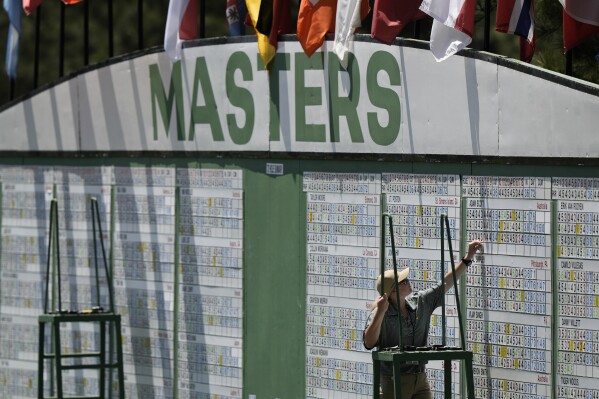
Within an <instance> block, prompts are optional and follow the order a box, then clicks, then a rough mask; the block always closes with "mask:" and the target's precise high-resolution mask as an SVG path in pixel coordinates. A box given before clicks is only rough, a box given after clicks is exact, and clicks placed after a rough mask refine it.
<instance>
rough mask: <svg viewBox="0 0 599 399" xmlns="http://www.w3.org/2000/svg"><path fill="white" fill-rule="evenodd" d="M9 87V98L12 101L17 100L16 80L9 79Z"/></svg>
mask: <svg viewBox="0 0 599 399" xmlns="http://www.w3.org/2000/svg"><path fill="white" fill-rule="evenodd" d="M8 86H9V92H10V94H9V97H10V100H12V99H14V98H15V80H14V79H13V78H8Z"/></svg>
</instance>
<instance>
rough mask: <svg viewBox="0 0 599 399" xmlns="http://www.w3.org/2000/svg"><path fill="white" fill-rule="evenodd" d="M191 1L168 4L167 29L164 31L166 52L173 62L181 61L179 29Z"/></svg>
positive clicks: (175, 0)
mask: <svg viewBox="0 0 599 399" xmlns="http://www.w3.org/2000/svg"><path fill="white" fill-rule="evenodd" d="M188 4H189V0H171V1H170V2H169V4H168V14H167V17H166V29H165V30H164V51H166V54H167V55H168V56H169V58H170V59H171V61H172V62H175V61H177V60H180V59H181V38H180V37H179V28H180V26H181V21H182V20H183V14H185V10H186V9H187V5H188Z"/></svg>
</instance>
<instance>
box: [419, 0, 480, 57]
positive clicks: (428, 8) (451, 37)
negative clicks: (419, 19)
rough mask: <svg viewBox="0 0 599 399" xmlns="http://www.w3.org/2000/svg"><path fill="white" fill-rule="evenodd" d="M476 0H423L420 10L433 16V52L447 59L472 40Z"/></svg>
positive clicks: (435, 55)
mask: <svg viewBox="0 0 599 399" xmlns="http://www.w3.org/2000/svg"><path fill="white" fill-rule="evenodd" d="M475 7H476V0H423V1H422V4H421V5H420V10H422V11H423V12H425V13H426V14H428V15H430V16H431V17H433V27H432V29H431V43H430V47H431V52H432V53H433V56H434V57H435V59H436V60H437V62H440V61H443V60H446V59H447V58H449V57H451V56H452V55H454V54H455V53H457V52H458V51H460V50H462V49H463V48H465V47H466V46H468V45H469V44H470V43H471V42H472V35H473V32H474V12H475Z"/></svg>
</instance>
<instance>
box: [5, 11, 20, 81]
mask: <svg viewBox="0 0 599 399" xmlns="http://www.w3.org/2000/svg"><path fill="white" fill-rule="evenodd" d="M21 7H22V4H21V0H4V10H6V13H7V14H8V20H9V24H8V38H7V40H6V62H5V68H6V74H7V75H8V77H9V78H10V79H12V80H14V79H16V77H17V63H18V62H19V39H20V36H21V16H22V11H21Z"/></svg>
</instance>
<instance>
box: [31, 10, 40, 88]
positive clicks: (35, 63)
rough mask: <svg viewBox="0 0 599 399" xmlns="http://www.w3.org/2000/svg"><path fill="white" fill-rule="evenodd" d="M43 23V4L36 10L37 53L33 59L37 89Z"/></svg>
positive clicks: (34, 79)
mask: <svg viewBox="0 0 599 399" xmlns="http://www.w3.org/2000/svg"><path fill="white" fill-rule="evenodd" d="M41 25H42V5H41V4H40V5H39V6H38V7H37V10H36V11H35V53H34V56H33V57H34V60H33V88H34V89H37V86H38V84H39V72H40V27H41Z"/></svg>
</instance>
